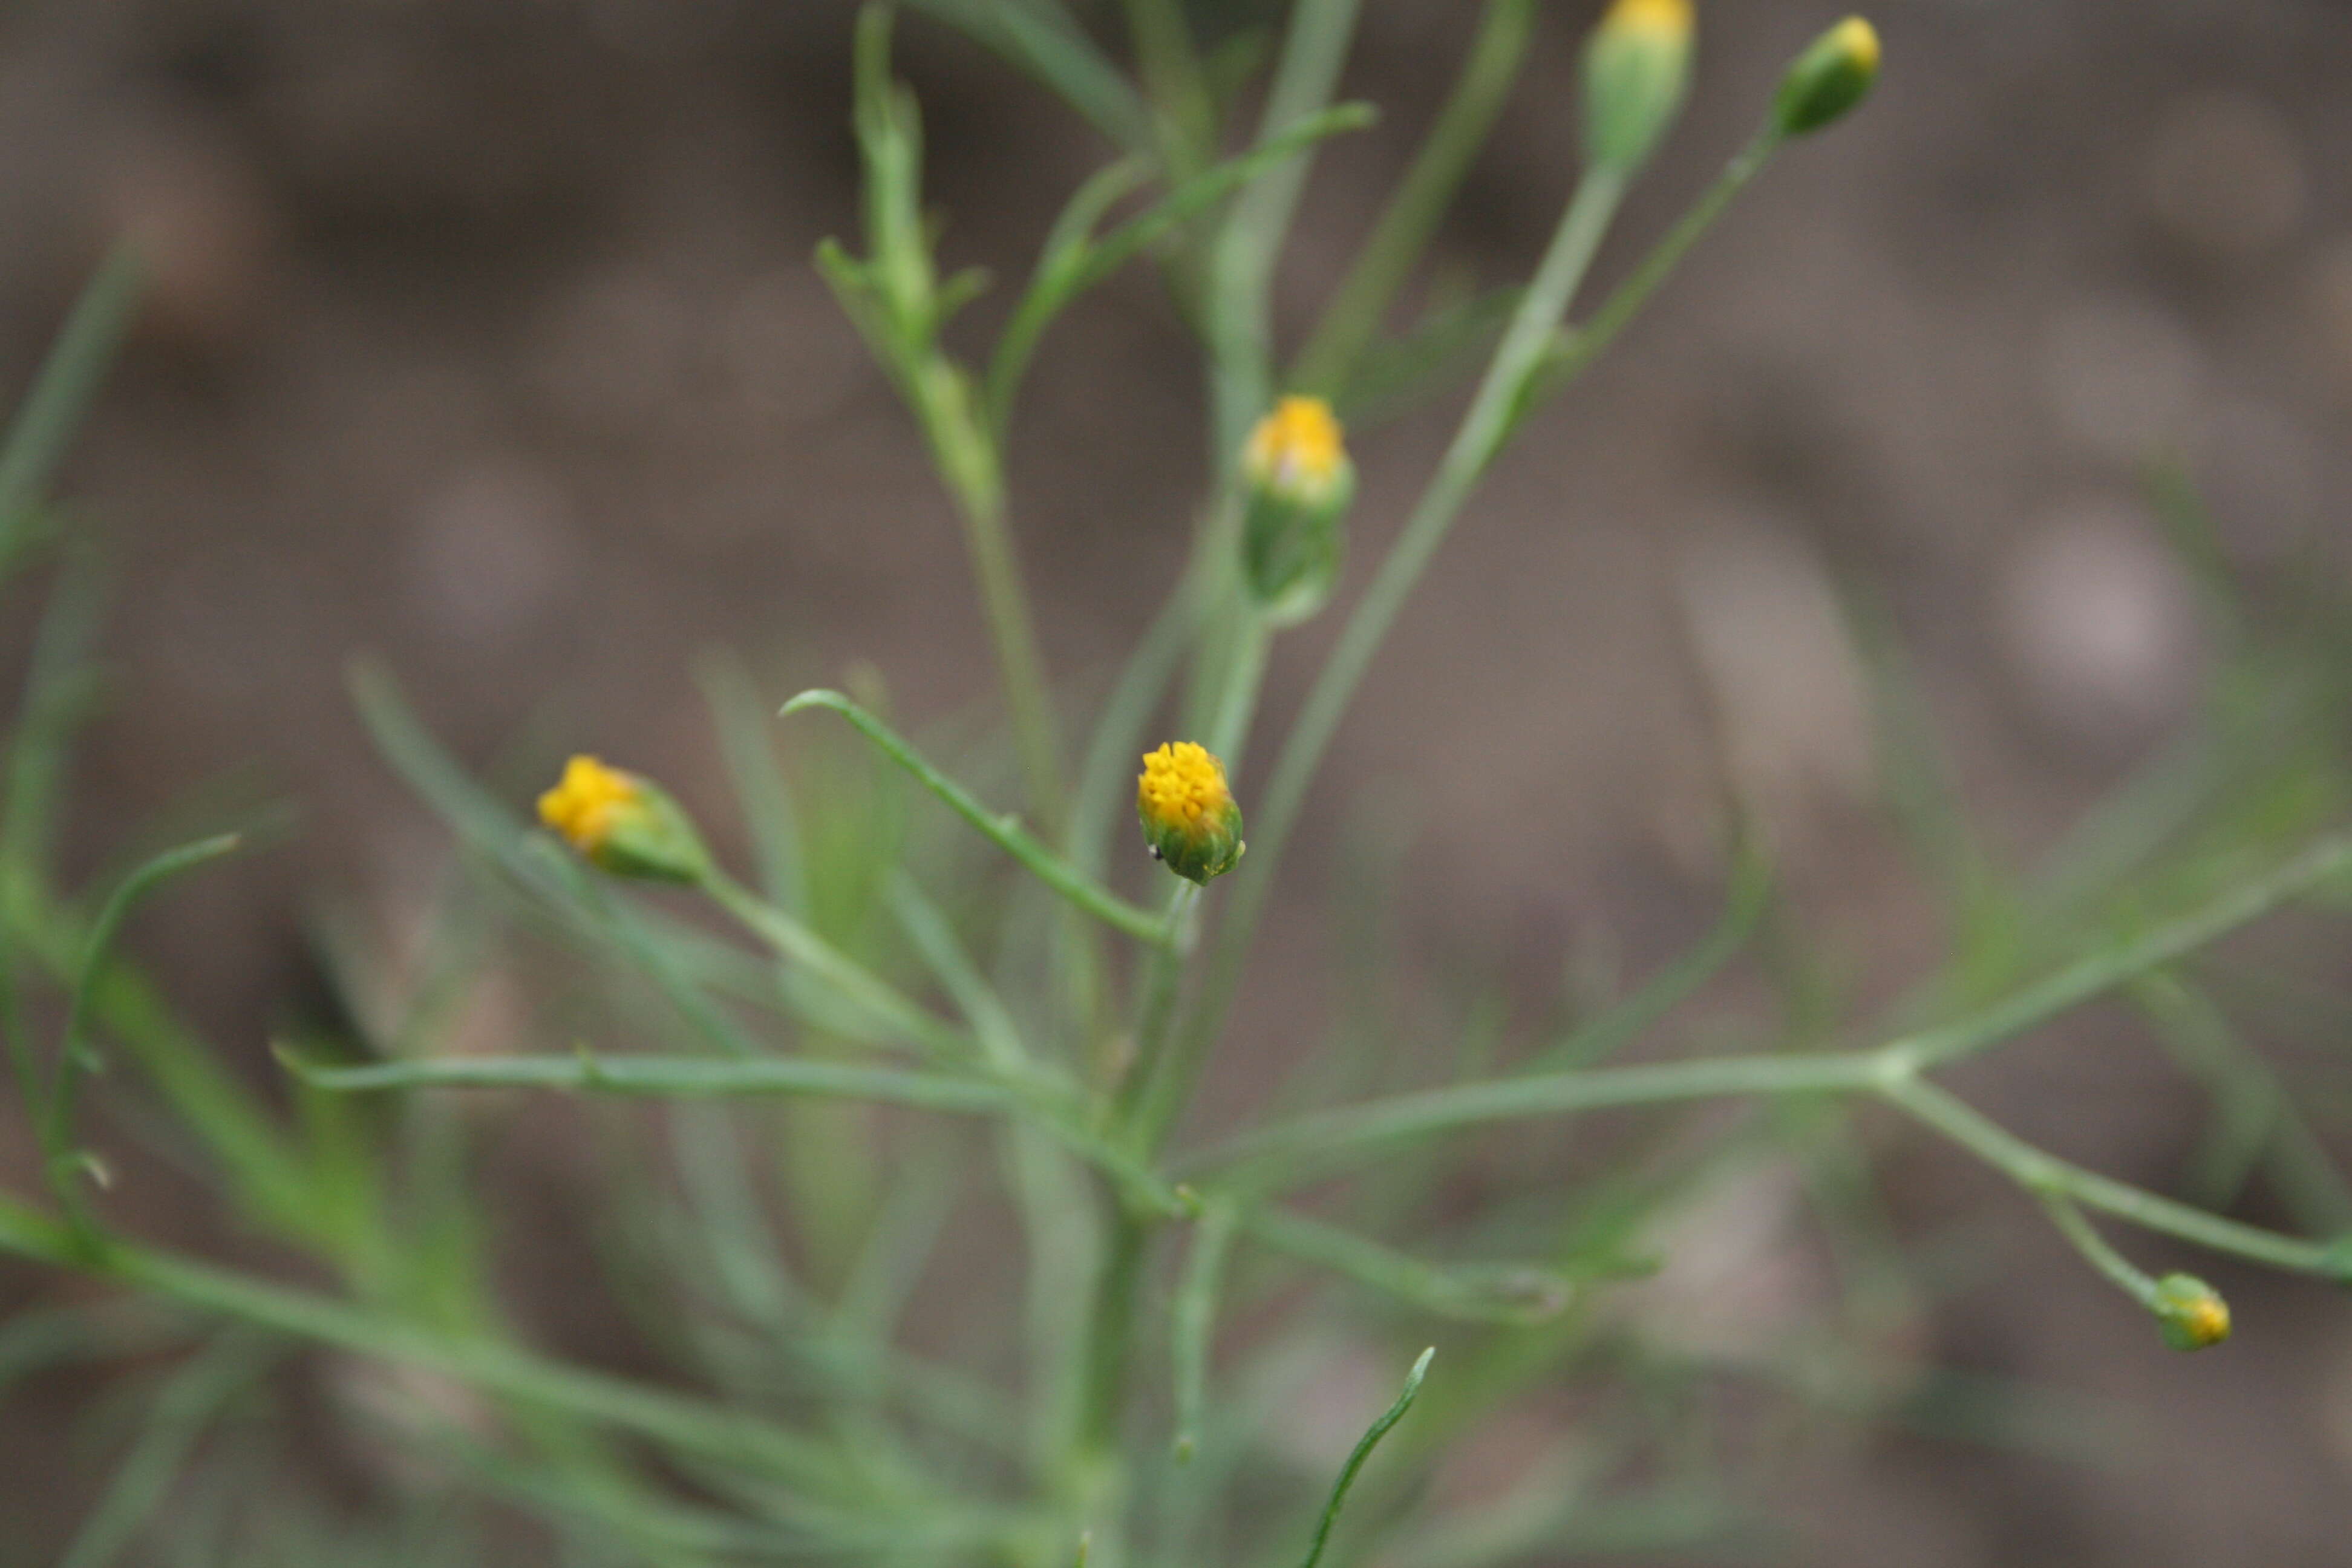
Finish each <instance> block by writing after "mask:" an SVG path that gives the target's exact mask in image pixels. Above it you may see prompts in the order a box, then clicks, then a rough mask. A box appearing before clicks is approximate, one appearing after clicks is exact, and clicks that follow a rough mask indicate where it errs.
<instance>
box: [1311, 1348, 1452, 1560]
mask: <svg viewBox="0 0 2352 1568" xmlns="http://www.w3.org/2000/svg"><path fill="white" fill-rule="evenodd" d="M1436 1354H1437V1349H1436V1347H1435V1346H1434V1345H1433V1346H1431V1347H1430V1348H1429V1349H1428V1350H1425V1351H1423V1352H1421V1359H1420V1360H1419V1361H1416V1362H1414V1363H1412V1372H1410V1373H1406V1374H1405V1380H1404V1392H1403V1393H1402V1394H1398V1395H1397V1401H1396V1403H1395V1404H1394V1405H1390V1406H1389V1407H1388V1409H1387V1410H1386V1411H1385V1412H1384V1413H1383V1414H1382V1415H1381V1417H1380V1419H1379V1420H1377V1421H1374V1422H1373V1423H1372V1425H1371V1429H1370V1430H1369V1431H1367V1432H1366V1433H1365V1434H1364V1436H1363V1437H1362V1438H1361V1439H1360V1441H1358V1443H1357V1444H1356V1450H1355V1452H1354V1453H1351V1454H1349V1456H1348V1462H1347V1464H1345V1465H1344V1466H1342V1467H1341V1468H1340V1470H1339V1482H1338V1484H1337V1485H1335V1486H1333V1487H1332V1489H1331V1500H1330V1501H1329V1502H1328V1503H1325V1504H1324V1505H1323V1517H1322V1519H1321V1520H1319V1521H1318V1522H1317V1523H1316V1526H1315V1543H1314V1544H1313V1545H1312V1546H1309V1547H1308V1548H1307V1561H1306V1563H1303V1564H1302V1565H1301V1568H1315V1565H1316V1564H1317V1563H1320V1562H1321V1561H1323V1549H1324V1548H1325V1547H1326V1546H1328V1545H1329V1544H1330V1541H1331V1527H1332V1526H1333V1525H1335V1524H1337V1523H1339V1510H1340V1508H1341V1506H1342V1505H1343V1504H1345V1503H1346V1502H1347V1500H1348V1489H1349V1487H1352V1486H1354V1485H1355V1484H1356V1472H1357V1471H1359V1470H1360V1469H1362V1468H1364V1461H1365V1460H1366V1459H1369V1458H1371V1457H1372V1449H1373V1447H1375V1446H1377V1445H1378V1444H1379V1442H1380V1440H1381V1438H1383V1437H1385V1436H1388V1435H1389V1428H1390V1427H1391V1426H1395V1425H1396V1424H1397V1423H1398V1422H1400V1421H1402V1420H1403V1419H1404V1413H1405V1412H1406V1411H1408V1410H1410V1409H1412V1402H1413V1399H1414V1397H1415V1396H1416V1395H1418V1394H1420V1393H1421V1380H1422V1379H1423V1377H1425V1376H1426V1375H1428V1373H1429V1363H1430V1359H1431V1358H1432V1357H1433V1356H1434V1355H1436Z"/></svg>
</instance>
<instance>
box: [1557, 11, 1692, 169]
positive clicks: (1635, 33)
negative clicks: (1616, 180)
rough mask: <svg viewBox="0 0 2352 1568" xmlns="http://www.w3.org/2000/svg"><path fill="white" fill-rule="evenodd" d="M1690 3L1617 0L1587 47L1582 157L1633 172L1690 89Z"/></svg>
mask: <svg viewBox="0 0 2352 1568" xmlns="http://www.w3.org/2000/svg"><path fill="white" fill-rule="evenodd" d="M1690 54H1691V5H1690V0H1617V4H1615V5H1612V6H1611V7H1610V8H1609V13H1608V15H1607V16H1603V17H1601V25H1600V26H1597V27H1595V28H1593V29H1592V37H1591V41H1590V42H1588V43H1587V44H1586V45H1585V46H1584V155H1585V157H1586V158H1587V159H1588V160H1590V161H1591V163H1593V164H1594V165H1596V166H1597V167H1601V168H1609V169H1615V170H1617V171H1619V172H1620V173H1622V174H1632V173H1633V171H1634V170H1635V169H1638V168H1640V167H1641V166H1642V164H1643V162H1645V161H1646V160H1647V159H1648V158H1649V156H1650V153H1651V151H1652V149H1654V148H1655V147H1656V146H1657V144H1658V139H1659V138H1660V137H1662V136H1664V134H1665V133H1666V127H1667V126H1669V125H1672V124H1673V123H1674V121H1675V114H1677V113H1678V112H1680V111H1681V109H1682V106H1683V92H1684V89H1686V88H1688V87H1689V86H1690Z"/></svg>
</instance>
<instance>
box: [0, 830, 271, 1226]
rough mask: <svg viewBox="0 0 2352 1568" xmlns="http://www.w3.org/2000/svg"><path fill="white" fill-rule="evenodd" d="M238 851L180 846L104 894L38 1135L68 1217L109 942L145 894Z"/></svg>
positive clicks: (205, 843)
mask: <svg viewBox="0 0 2352 1568" xmlns="http://www.w3.org/2000/svg"><path fill="white" fill-rule="evenodd" d="M236 847H237V836H236V834H234V833H224V834H219V835H217V836H215V837H211V838H204V839H199V840H197V841H196V842H195V843H194V844H184V845H182V846H180V847H178V848H176V849H167V850H165V851H164V852H163V854H161V855H158V856H156V857H155V858H152V859H151V860H149V861H147V862H146V863H145V864H143V865H142V866H141V867H140V868H138V869H137V870H135V871H133V872H131V875H129V876H128V877H125V878H124V879H122V880H121V883H120V884H119V885H117V887H116V888H115V889H114V891H113V892H112V893H110V894H109V895H108V897H107V900H106V902H105V904H104V905H102V906H101V907H100V910H99V912H98V919H97V920H95V921H92V922H91V923H90V928H89V935H88V936H87V937H85V938H84V939H83V943H82V953H81V963H80V965H79V970H78V972H77V973H76V974H75V976H74V984H73V999H72V1002H71V1003H70V1004H69V1005H68V1008H67V1011H66V1033H65V1043H64V1046H63V1047H62V1049H61V1051H60V1054H59V1057H58V1070H57V1076H56V1078H55V1079H54V1080H53V1081H52V1082H51V1084H50V1087H49V1099H48V1103H47V1105H46V1106H45V1107H43V1109H42V1112H41V1116H40V1121H39V1124H38V1131H39V1136H40V1142H41V1149H42V1152H43V1154H44V1155H45V1156H46V1158H47V1163H48V1167H49V1178H50V1181H51V1183H52V1184H54V1185H55V1186H56V1188H57V1192H58V1200H59V1201H60V1202H61V1203H63V1204H64V1205H66V1209H67V1212H68V1214H70V1215H75V1216H76V1217H77V1219H79V1216H80V1215H81V1214H82V1209H81V1205H80V1192H79V1185H78V1184H76V1183H75V1181H74V1178H73V1174H72V1173H71V1172H70V1171H69V1169H68V1166H69V1164H70V1163H72V1160H73V1148H72V1144H73V1120H74V1087H75V1085H76V1084H77V1083H79V1081H80V1079H81V1075H82V1073H83V1071H84V1070H86V1069H87V1068H88V1067H89V1059H90V1044H89V1035H90V1025H91V1022H92V1019H93V1017H94V1016H96V1014H97V1012H98V1009H99V991H100V984H101V983H102V981H103V980H104V978H105V975H106V973H107V955H108V954H109V953H110V952H111V951H112V950H113V947H114V939H115V937H116V936H117V935H118V934H120V932H121V930H122V924H123V922H124V921H127V920H129V919H130V918H131V910H134V909H136V908H138V907H139V902H140V900H142V899H144V898H145V897H146V896H147V895H148V894H149V893H152V892H153V891H154V890H155V889H157V888H160V887H162V886H163V884H164V883H165V882H168V881H170V880H171V879H173V878H174V877H176V876H179V875H180V874H181V873H182V872H184V871H191V870H194V868H197V867H199V866H202V865H205V863H207V862H209V861H213V860H217V859H219V858H221V857H222V856H224V855H227V854H229V853H231V852H233V851H234V850H235V849H236Z"/></svg>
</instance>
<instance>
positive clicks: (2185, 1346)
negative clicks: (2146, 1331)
mask: <svg viewBox="0 0 2352 1568" xmlns="http://www.w3.org/2000/svg"><path fill="white" fill-rule="evenodd" d="M2148 1310H2150V1311H2152V1312H2154V1313H2155V1314H2156V1321H2157V1324H2158V1327H2159V1328H2161V1329H2162V1330H2163V1331H2164V1342H2165V1343H2166V1344H2168V1345H2170V1346H2171V1347H2172V1348H2173V1349H2174V1350H2177V1351H2201V1350H2205V1349H2208V1348H2210V1347H2211V1346H2213V1345H2218V1344H2220V1343H2221V1342H2222V1341H2223V1340H2226V1339H2228V1338H2229V1337H2230V1304H2229V1303H2228V1302H2227V1301H2224V1300H2221V1292H2220V1291H2219V1290H2216V1289H2213V1287H2211V1286H2210V1285H2208V1284H2206V1283H2205V1281H2203V1280H2202V1279H2197V1278H2195V1277H2194V1276H2192V1275H2188V1274H2168V1275H2166V1276H2165V1277H2164V1278H2163V1279H2159V1280H2158V1281H2157V1282H2156V1294H2155V1295H2154V1296H2153V1297H2152V1298H2150V1300H2149V1301H2148Z"/></svg>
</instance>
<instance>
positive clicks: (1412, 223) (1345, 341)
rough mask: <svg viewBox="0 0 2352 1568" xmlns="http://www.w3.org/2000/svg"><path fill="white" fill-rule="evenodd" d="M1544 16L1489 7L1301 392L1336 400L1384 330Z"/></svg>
mask: <svg viewBox="0 0 2352 1568" xmlns="http://www.w3.org/2000/svg"><path fill="white" fill-rule="evenodd" d="M1535 11H1536V7H1535V0H1487V5H1486V15H1485V16H1484V17H1483V18H1482V19H1481V20H1480V22H1479V24H1478V34H1477V37H1475V38H1473V39H1472V40H1471V43H1470V53H1469V55H1468V57H1467V58H1465V60H1464V61H1463V65H1462V75H1461V77H1460V78H1459V79H1456V81H1455V82H1454V92H1453V96H1451V97H1450V98H1448V99H1447V100H1445V107H1444V109H1442V110H1439V111H1438V116H1437V121H1436V122H1435V123H1434V124H1433V125H1432V126H1431V127H1430V132H1429V139H1428V140H1427V141H1425V142H1423V143H1422V145H1421V152H1420V153H1419V154H1418V155H1417V156H1416V157H1415V158H1414V159H1413V162H1412V168H1410V169H1408V170H1407V171H1406V172H1405V176H1404V179H1403V180H1402V182H1400V183H1399V184H1398V185H1397V189H1396V194H1395V195H1393V196H1391V197H1390V198H1389V205H1388V206H1387V208H1386V209H1385V210H1384V211H1382V212H1381V217H1380V221H1379V223H1378V224H1376V225H1375V226H1373V228H1372V232H1371V237H1370V238H1369V239H1367V240H1365V242H1364V248H1363V249H1362V250H1361V251H1360V252H1359V253H1358V254H1357V257H1356V261H1355V265H1354V266H1352V267H1350V268H1349V269H1348V276H1347V278H1346V279H1345V280H1344V281H1342V282H1341V283H1340V285H1339V291H1338V292H1337V293H1335V294H1333V295H1332V297H1331V302H1330V304H1328V306H1326V307H1325V308H1324V310H1323V319H1322V320H1321V321H1319V322H1318V323H1317V324H1316V328H1315V334H1314V336H1313V337H1311V338H1309V339H1308V340H1307V347H1306V348H1305V349H1304V350H1303V351H1301V352H1300V353H1299V356H1298V360H1297V364H1296V365H1295V366H1294V367H1293V369H1292V371H1291V375H1290V379H1291V383H1292V384H1294V385H1295V386H1297V387H1298V388H1299V389H1300V390H1301V391H1304V392H1312V393H1316V394H1318V395H1322V396H1325V397H1330V396H1333V395H1337V394H1338V392H1339V389H1340V387H1341V385H1342V384H1344V383H1345V382H1346V381H1347V379H1348V376H1349V374H1350V373H1351V372H1352V371H1353V370H1354V369H1355V367H1356V362H1357V361H1358V360H1359V359H1360V358H1361V357H1362V355H1363V352H1364V349H1365V347H1366V346H1367V345H1368V344H1370V342H1371V341H1372V339H1373V338H1374V336H1375V335H1377V334H1378V332H1379V331H1380V327H1381V319H1382V318H1383V317H1385V316H1386V315H1387V314H1388V310H1389V307H1390V305H1391V303H1393V302H1394V301H1395V300H1396V297H1397V291H1398V290H1399V289H1402V288H1403V287H1404V283H1405V279H1407V278H1409V277H1411V276H1412V269H1413V266H1414V264H1415V263H1417V262H1418V261H1419V260H1420V259H1421V255H1422V252H1423V250H1424V249H1426V248H1427V247H1428V245H1429V239H1430V237H1431V236H1432V235H1433V234H1435V233H1436V232H1437V226H1438V222H1439V220H1440V219H1442V218H1443V217H1444V216H1445V209H1446V206H1447V205H1448V204H1450V203H1451V202H1452V201H1453V199H1454V192H1455V191H1456V190H1457V189H1459V188H1460V187H1461V184H1462V177H1463V175H1465V174H1467V173H1468V172H1469V168H1470V163H1471V160H1472V159H1474V158H1475V157H1476V156H1477V153H1478V149H1479V148H1480V147H1482V146H1484V145H1485V144H1486V133H1487V132H1489V131H1491V130H1493V129H1494V124H1495V117H1496V115H1497V114H1499V113H1501V112H1502V109H1503V102H1504V100H1506V99H1507V98H1508V97H1509V96H1510V92H1511V88H1512V86H1513V84H1515V83H1516V82H1517V80H1518V78H1519V68H1520V66H1521V65H1522V63H1524V62H1525V60H1526V59H1527V54H1528V36H1529V35H1530V34H1531V33H1532V32H1533V30H1534V25H1535Z"/></svg>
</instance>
